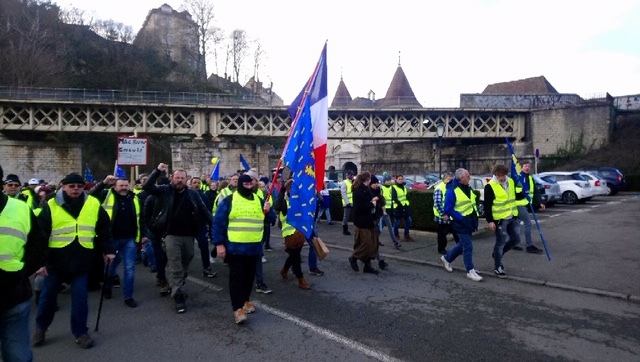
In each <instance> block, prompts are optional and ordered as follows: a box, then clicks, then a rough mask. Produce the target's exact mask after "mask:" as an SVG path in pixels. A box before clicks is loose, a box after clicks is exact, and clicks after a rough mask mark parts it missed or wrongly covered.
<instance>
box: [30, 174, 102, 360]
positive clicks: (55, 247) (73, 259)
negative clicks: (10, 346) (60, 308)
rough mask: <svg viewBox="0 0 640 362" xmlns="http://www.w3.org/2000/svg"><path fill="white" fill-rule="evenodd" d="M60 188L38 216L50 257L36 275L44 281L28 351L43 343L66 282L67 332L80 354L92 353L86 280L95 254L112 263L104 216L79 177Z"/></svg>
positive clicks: (68, 178) (69, 178) (71, 176)
mask: <svg viewBox="0 0 640 362" xmlns="http://www.w3.org/2000/svg"><path fill="white" fill-rule="evenodd" d="M61 183H62V188H61V189H60V190H59V191H58V192H57V193H56V196H55V197H54V198H52V199H51V200H49V201H48V202H47V203H46V204H45V205H44V207H43V209H42V212H41V213H40V215H39V216H38V221H39V222H40V226H42V229H43V230H44V233H45V235H46V236H47V237H48V238H50V239H49V254H48V256H47V260H46V263H45V266H43V267H42V268H40V269H38V271H37V272H36V273H37V274H38V275H42V276H45V279H44V285H43V287H42V294H41V295H40V303H39V305H38V315H37V316H36V331H35V334H34V336H33V340H32V342H33V345H34V346H40V345H42V344H44V342H45V332H46V330H47V328H49V325H50V324H51V322H52V321H53V316H54V314H55V312H56V298H57V296H58V287H59V285H60V283H61V282H62V281H66V280H69V281H70V282H71V290H72V294H71V299H72V303H71V332H72V333H73V335H74V336H75V337H76V343H77V344H79V345H80V347H81V348H91V347H92V346H93V340H92V339H91V337H89V335H88V334H87V332H88V330H89V329H88V328H87V317H88V314H89V305H88V296H87V278H88V274H89V269H91V263H92V262H93V260H94V253H97V252H101V253H102V254H106V257H107V259H109V260H110V261H111V260H113V258H115V249H114V248H113V245H112V240H111V222H110V221H109V215H107V212H106V211H104V209H103V208H102V207H101V206H100V202H99V201H98V200H97V199H96V198H95V197H91V196H89V195H87V194H86V193H85V192H84V189H83V187H84V179H83V178H82V176H80V175H78V174H76V173H71V174H68V175H67V176H65V178H64V179H62V181H61Z"/></svg>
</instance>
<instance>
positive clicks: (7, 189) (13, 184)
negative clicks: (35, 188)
mask: <svg viewBox="0 0 640 362" xmlns="http://www.w3.org/2000/svg"><path fill="white" fill-rule="evenodd" d="M21 186H22V184H21V183H20V179H19V178H18V175H14V174H11V173H10V174H8V175H7V179H6V180H4V187H3V188H4V193H5V195H7V196H9V197H11V198H13V199H17V200H20V201H24V202H25V203H26V204H27V206H29V207H32V205H33V202H30V200H29V197H28V196H27V195H26V194H23V193H22V192H20V187H21Z"/></svg>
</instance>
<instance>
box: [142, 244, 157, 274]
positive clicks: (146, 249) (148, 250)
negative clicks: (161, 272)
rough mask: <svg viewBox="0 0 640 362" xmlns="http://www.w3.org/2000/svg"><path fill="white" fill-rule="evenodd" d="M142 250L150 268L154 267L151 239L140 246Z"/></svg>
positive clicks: (154, 254)
mask: <svg viewBox="0 0 640 362" xmlns="http://www.w3.org/2000/svg"><path fill="white" fill-rule="evenodd" d="M142 250H144V254H145V255H146V256H147V262H148V263H149V266H150V267H155V266H156V252H155V250H153V243H152V242H151V239H149V240H148V241H147V242H146V243H144V244H142Z"/></svg>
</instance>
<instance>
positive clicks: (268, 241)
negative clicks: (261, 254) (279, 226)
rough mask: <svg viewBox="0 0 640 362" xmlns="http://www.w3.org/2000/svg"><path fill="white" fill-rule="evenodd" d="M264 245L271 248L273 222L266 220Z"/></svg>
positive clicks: (263, 237)
mask: <svg viewBox="0 0 640 362" xmlns="http://www.w3.org/2000/svg"><path fill="white" fill-rule="evenodd" d="M262 245H264V247H265V248H271V223H268V222H266V221H265V223H264V232H263V233H262Z"/></svg>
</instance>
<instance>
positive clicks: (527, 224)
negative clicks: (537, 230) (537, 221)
mask: <svg viewBox="0 0 640 362" xmlns="http://www.w3.org/2000/svg"><path fill="white" fill-rule="evenodd" d="M527 210H529V206H526V205H525V206H518V219H519V220H520V221H522V222H524V242H525V245H526V246H527V247H529V246H533V241H532V240H531V216H529V211H527ZM518 242H520V240H519V239H518Z"/></svg>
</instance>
